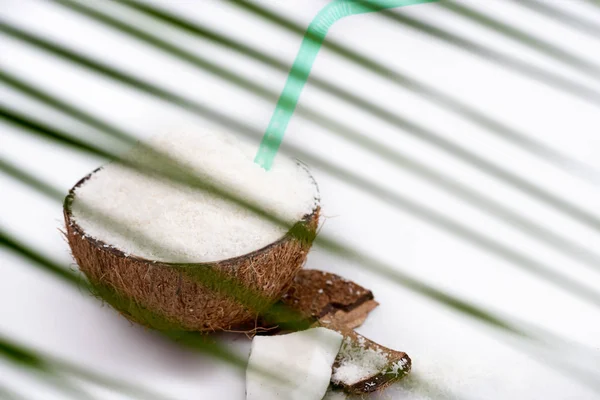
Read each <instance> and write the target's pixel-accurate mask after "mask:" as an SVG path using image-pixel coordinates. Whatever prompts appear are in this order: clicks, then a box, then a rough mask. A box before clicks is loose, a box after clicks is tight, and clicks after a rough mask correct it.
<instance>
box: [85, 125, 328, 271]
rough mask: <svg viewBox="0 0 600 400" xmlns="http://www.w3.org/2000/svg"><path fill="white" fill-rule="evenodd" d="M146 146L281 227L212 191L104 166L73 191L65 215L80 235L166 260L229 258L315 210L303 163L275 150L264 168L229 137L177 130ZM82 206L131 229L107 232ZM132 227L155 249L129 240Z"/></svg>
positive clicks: (138, 151)
mask: <svg viewBox="0 0 600 400" xmlns="http://www.w3.org/2000/svg"><path fill="white" fill-rule="evenodd" d="M148 144H149V145H151V146H153V147H154V148H156V149H160V150H161V151H163V152H166V153H168V154H169V155H171V156H172V157H173V158H174V159H176V160H178V161H179V162H180V163H182V164H183V165H185V167H186V171H187V172H190V173H194V174H196V175H197V176H198V177H199V178H201V179H203V180H205V181H207V182H209V183H211V184H216V185H223V186H225V187H227V188H228V189H229V190H231V191H232V192H233V193H234V194H235V195H237V196H239V197H240V198H242V199H244V200H247V201H249V202H251V203H253V204H256V205H259V206H260V207H262V208H264V209H266V210H267V211H268V212H270V213H273V214H275V215H277V216H278V217H280V218H282V219H283V220H285V221H288V222H289V226H287V227H285V226H278V225H275V224H274V223H271V222H269V221H266V220H265V219H263V218H261V217H259V216H257V215H255V214H254V213H252V212H251V211H249V210H247V209H245V208H244V207H243V206H239V205H235V204H232V203H229V202H227V201H225V200H223V199H220V198H219V197H218V196H216V195H212V194H209V193H207V192H202V191H199V190H194V189H191V188H190V187H185V186H183V185H180V184H177V183H175V182H165V181H163V180H159V179H156V178H150V177H148V176H146V175H144V174H141V173H139V172H137V171H132V170H130V169H127V168H124V167H121V166H120V165H118V164H115V163H111V164H108V165H106V166H105V167H103V169H102V170H100V171H98V172H96V173H94V174H93V175H92V177H91V178H90V179H89V180H88V181H86V182H85V183H84V184H83V185H82V186H81V187H79V188H78V189H77V190H76V197H75V201H74V203H73V218H74V220H75V221H76V222H77V224H79V226H80V227H81V228H82V229H83V230H84V231H85V232H86V234H87V235H88V236H91V237H94V238H96V239H99V240H101V241H103V242H106V243H108V244H110V245H112V247H115V248H117V249H120V250H121V251H123V252H125V253H127V254H133V255H136V256H140V257H143V258H146V259H150V260H159V261H167V262H208V261H217V260H223V259H227V258H231V257H236V256H240V255H243V254H247V253H249V252H252V251H254V250H258V249H260V248H262V247H264V246H267V245H269V244H270V243H272V242H274V241H277V240H279V239H280V238H282V237H283V236H284V235H285V234H286V232H287V231H288V230H289V227H290V226H291V225H293V223H295V222H297V221H299V220H301V219H302V217H304V216H305V215H307V214H310V213H311V212H312V210H313V209H314V208H315V205H316V201H317V200H316V198H317V196H318V194H317V190H316V186H315V185H314V182H313V181H312V179H311V178H310V176H309V174H308V173H307V171H306V170H305V169H304V168H303V167H301V166H299V165H298V164H297V163H296V162H295V161H293V160H290V159H286V158H285V157H283V156H282V155H278V157H277V159H276V161H275V164H274V166H273V168H272V169H271V170H270V171H269V172H267V171H265V170H263V169H262V168H261V167H259V166H258V165H256V164H254V162H253V157H254V154H255V152H256V147H255V146H251V145H249V144H246V143H242V142H240V141H239V140H237V139H236V138H234V137H233V136H230V135H227V134H214V133H208V134H207V133H205V132H192V133H190V132H188V133H185V132H183V133H176V134H169V135H160V136H156V137H154V138H152V139H151V140H150V141H149V142H148ZM124 158H126V159H128V160H133V161H137V162H141V163H148V162H151V163H153V165H156V160H155V157H154V156H152V155H151V154H149V153H148V152H147V151H144V150H143V148H142V147H136V148H134V149H133V150H132V151H131V152H130V153H129V154H127V155H126V156H125V157H124ZM81 203H83V204H85V205H86V206H87V207H82V206H80V204H81ZM88 208H92V209H95V210H99V211H101V212H102V213H105V214H108V215H110V216H112V217H113V218H115V219H117V220H119V221H121V222H122V223H123V224H124V225H125V226H126V227H127V228H128V229H130V230H131V232H129V234H122V233H121V232H120V233H117V232H115V230H114V228H111V227H110V226H107V225H106V224H105V223H103V221H102V219H101V218H98V217H97V216H96V215H95V214H93V213H90V212H88V210H87V209H88ZM136 231H137V232H140V231H141V232H143V233H144V234H145V235H147V236H149V237H150V238H152V239H153V240H154V241H155V242H157V243H161V244H162V246H161V248H160V249H157V248H155V247H151V246H149V245H147V244H144V243H142V241H141V240H140V239H139V238H138V239H135V234H133V232H136Z"/></svg>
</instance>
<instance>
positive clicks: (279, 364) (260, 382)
mask: <svg viewBox="0 0 600 400" xmlns="http://www.w3.org/2000/svg"><path fill="white" fill-rule="evenodd" d="M342 338H343V337H342V335H341V334H340V333H338V332H336V331H333V330H330V329H326V328H313V329H308V330H305V331H301V332H294V333H290V334H287V335H280V336H256V337H254V339H253V341H252V349H251V353H250V359H249V362H248V369H247V372H246V400H283V399H290V400H321V399H322V398H323V396H325V393H326V392H327V388H328V386H329V382H330V379H331V371H332V366H333V362H334V361H335V358H336V356H337V354H338V351H339V349H340V346H341V344H342Z"/></svg>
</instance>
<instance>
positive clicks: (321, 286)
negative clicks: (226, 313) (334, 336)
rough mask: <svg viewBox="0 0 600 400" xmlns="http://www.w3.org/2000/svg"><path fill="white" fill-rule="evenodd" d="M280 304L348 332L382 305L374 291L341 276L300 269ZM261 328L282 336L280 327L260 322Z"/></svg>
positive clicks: (313, 320) (296, 313)
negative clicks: (374, 296)
mask: <svg viewBox="0 0 600 400" xmlns="http://www.w3.org/2000/svg"><path fill="white" fill-rule="evenodd" d="M279 304H280V305H282V306H284V307H286V308H287V309H288V310H291V311H293V312H295V315H296V316H299V317H300V318H302V319H304V320H306V321H309V322H310V323H311V324H315V323H318V321H319V320H323V321H327V322H331V321H333V322H335V324H336V325H339V326H344V327H346V328H348V329H354V328H357V327H359V326H360V325H362V323H363V322H364V321H365V319H366V318H367V315H368V314H369V313H370V312H371V311H372V310H373V309H374V308H376V307H377V306H378V305H379V303H377V302H376V301H375V300H374V298H373V293H372V292H371V291H370V290H368V289H365V288H364V287H362V286H360V285H358V284H356V283H354V282H351V281H349V280H347V279H344V278H342V277H341V276H339V275H336V274H332V273H329V272H325V271H319V270H316V269H303V270H300V271H299V272H298V273H297V274H296V276H295V277H294V280H293V281H292V283H291V285H290V287H289V288H288V290H287V291H286V292H285V294H284V295H283V296H282V298H281V300H280V301H279ZM282 322H285V321H278V323H279V325H282ZM283 325H285V324H283ZM259 327H260V328H261V329H262V330H265V331H266V332H267V333H270V334H276V333H281V331H280V330H279V329H278V326H277V324H275V325H273V324H269V323H268V322H267V321H264V320H261V321H259Z"/></svg>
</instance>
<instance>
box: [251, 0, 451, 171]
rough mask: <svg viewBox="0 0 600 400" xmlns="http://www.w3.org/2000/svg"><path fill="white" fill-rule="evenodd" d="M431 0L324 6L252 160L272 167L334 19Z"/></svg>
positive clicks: (360, 0)
mask: <svg viewBox="0 0 600 400" xmlns="http://www.w3.org/2000/svg"><path fill="white" fill-rule="evenodd" d="M434 1H439V0H334V1H332V2H331V3H329V4H327V5H326V6H325V7H323V9H322V10H321V11H319V13H318V14H317V15H316V16H315V18H314V19H313V20H312V22H311V23H310V24H309V25H308V28H307V30H306V33H305V34H304V38H303V40H302V44H301V45H300V50H299V51H298V54H297V55H296V59H295V60H294V63H293V64H292V68H291V69H290V72H289V74H288V78H287V81H286V83H285V86H284V88H283V90H282V92H281V95H280V96H279V100H277V105H276V106H275V111H274V112H273V115H272V116H271V121H270V122H269V126H268V127H267V130H266V132H265V134H264V136H263V138H262V141H261V143H260V147H259V148H258V152H257V153H256V157H255V158H254V162H255V163H256V164H258V165H260V166H261V167H262V168H264V169H265V170H267V171H268V170H270V169H271V166H272V165H273V160H274V159H275V156H276V155H277V150H279V147H280V146H281V142H282V141H283V135H284V134H285V130H286V128H287V126H288V124H289V122H290V119H291V118H292V115H293V113H294V110H295V109H296V105H297V104H298V99H299V98H300V93H301V92H302V89H303V88H304V85H305V84H306V81H307V80H308V76H309V74H310V70H311V68H312V66H313V64H314V61H315V59H316V58H317V54H318V53H319V50H320V49H321V45H322V44H323V42H324V41H325V36H326V35H327V32H328V31H329V28H331V26H332V25H333V24H334V23H335V22H336V21H338V20H340V19H342V18H344V17H347V16H350V15H355V14H365V13H369V12H375V11H380V10H384V9H387V8H395V7H404V6H410V5H414V4H423V3H431V2H434Z"/></svg>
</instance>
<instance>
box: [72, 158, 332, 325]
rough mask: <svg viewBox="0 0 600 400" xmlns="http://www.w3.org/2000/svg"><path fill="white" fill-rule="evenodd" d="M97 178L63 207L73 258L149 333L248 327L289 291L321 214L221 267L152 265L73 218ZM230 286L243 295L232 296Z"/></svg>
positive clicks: (100, 289)
mask: <svg viewBox="0 0 600 400" xmlns="http://www.w3.org/2000/svg"><path fill="white" fill-rule="evenodd" d="M95 172H97V170H96V171H94V172H93V173H95ZM93 173H92V174H93ZM92 174H90V175H88V176H86V177H85V178H83V179H81V180H80V181H79V182H78V183H77V184H76V185H75V186H74V187H73V188H72V189H71V190H70V191H69V194H68V195H67V197H66V199H65V202H64V218H65V224H66V236H67V239H68V242H69V246H70V247H71V251H72V254H73V257H74V258H75V260H76V262H77V264H78V265H79V268H80V269H81V270H82V271H83V272H84V273H85V275H86V276H87V278H88V279H89V281H90V283H91V284H92V286H93V287H95V288H96V289H97V293H98V295H99V296H101V297H103V298H104V299H105V300H106V301H107V302H108V303H109V304H111V305H112V306H113V307H114V308H115V309H117V310H118V311H120V312H121V313H122V314H123V315H124V316H125V317H127V318H129V319H130V320H133V321H134V322H138V323H140V324H142V325H145V326H148V327H150V328H156V329H161V330H171V331H176V330H182V331H199V332H212V331H222V330H236V329H238V327H244V326H248V324H249V323H251V322H253V321H256V319H257V318H258V315H259V314H261V312H262V311H264V310H267V309H268V308H269V307H270V306H271V305H273V304H274V303H275V302H276V301H277V300H279V299H280V298H281V296H282V295H283V294H284V292H285V291H286V289H287V287H288V286H289V284H290V283H291V281H292V279H293V278H294V276H295V275H296V273H297V272H298V270H299V269H300V268H301V267H302V265H303V264H304V262H305V260H306V256H307V253H308V250H309V249H310V246H311V244H312V240H313V239H314V236H315V235H316V231H317V227H318V223H319V211H320V209H319V207H316V208H315V210H314V211H313V212H312V213H311V214H310V215H307V216H305V217H304V218H303V219H302V221H299V222H298V223H297V224H296V225H295V226H294V227H293V228H292V229H291V230H290V232H288V234H287V235H285V236H284V237H283V238H281V239H280V240H278V241H276V242H274V243H271V244H270V245H268V246H266V247H263V248H262V249H259V250H256V251H253V252H252V253H249V254H245V255H243V256H240V257H235V258H230V259H226V260H222V261H218V262H209V263H197V264H173V263H166V262H158V261H153V260H147V259H144V258H141V257H136V256H134V255H128V254H125V253H124V252H122V251H120V250H119V249H116V248H114V247H112V246H110V244H108V243H104V242H102V241H100V240H97V239H94V238H92V237H90V236H87V235H86V234H85V232H84V231H83V229H82V228H81V227H80V226H79V225H77V223H76V222H75V221H74V219H73V217H72V214H71V205H72V203H73V201H74V200H75V190H76V189H77V188H78V187H80V186H82V185H83V184H85V182H86V181H87V180H88V179H89V178H90V177H91V176H92ZM292 232H301V233H302V235H295V234H293V233H292ZM205 277H208V279H205ZM232 287H233V288H238V289H239V290H237V291H236V290H234V291H233V292H232V290H231V288H232ZM240 288H241V289H240ZM248 293H251V294H253V295H255V296H258V298H259V299H260V301H258V302H256V301H254V302H251V303H250V304H251V306H249V305H248V303H246V302H245V301H243V300H242V299H244V295H247V294H248ZM157 321H160V323H158V322H157ZM164 321H167V323H165V322H164Z"/></svg>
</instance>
